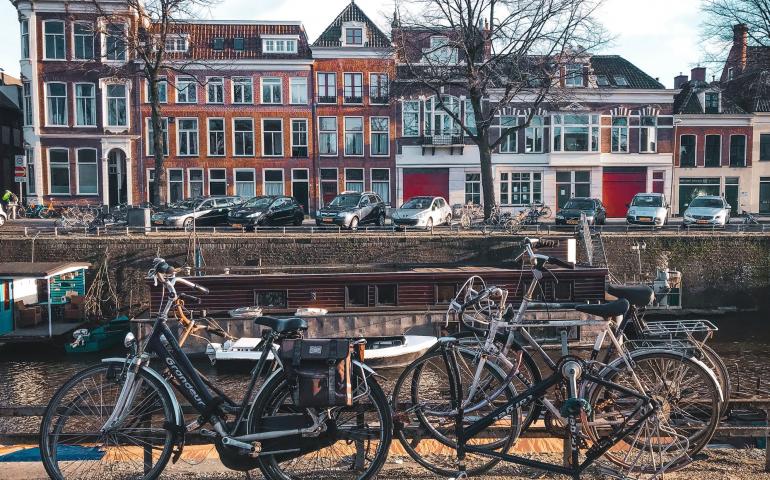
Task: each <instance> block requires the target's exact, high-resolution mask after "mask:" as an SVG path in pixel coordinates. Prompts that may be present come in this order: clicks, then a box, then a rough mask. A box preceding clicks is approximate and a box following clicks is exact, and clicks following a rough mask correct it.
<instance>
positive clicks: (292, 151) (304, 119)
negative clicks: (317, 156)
mask: <svg viewBox="0 0 770 480" xmlns="http://www.w3.org/2000/svg"><path fill="white" fill-rule="evenodd" d="M289 122H290V125H291V141H290V144H291V156H292V157H293V158H305V157H308V156H310V145H309V137H310V126H309V124H310V122H308V119H307V118H292V119H289ZM294 122H304V123H305V131H304V133H305V144H304V145H301V144H295V143H294V133H296V132H295V130H294ZM294 147H305V151H306V154H305V155H296V156H295V155H294Z"/></svg>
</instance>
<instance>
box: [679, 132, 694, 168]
mask: <svg viewBox="0 0 770 480" xmlns="http://www.w3.org/2000/svg"><path fill="white" fill-rule="evenodd" d="M684 137H692V138H693V145H692V165H685V164H684V162H683V160H684V155H683V153H682V139H683V138H684ZM678 154H679V168H696V167H697V166H698V158H697V157H698V136H697V135H696V134H694V133H682V134H679V151H678Z"/></svg>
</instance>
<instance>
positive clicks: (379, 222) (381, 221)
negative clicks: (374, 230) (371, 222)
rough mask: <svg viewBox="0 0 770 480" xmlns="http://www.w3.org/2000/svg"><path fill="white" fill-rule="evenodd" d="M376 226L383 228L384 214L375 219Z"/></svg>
mask: <svg viewBox="0 0 770 480" xmlns="http://www.w3.org/2000/svg"><path fill="white" fill-rule="evenodd" d="M377 226H378V227H384V226H385V214H384V213H380V215H379V216H378V217H377Z"/></svg>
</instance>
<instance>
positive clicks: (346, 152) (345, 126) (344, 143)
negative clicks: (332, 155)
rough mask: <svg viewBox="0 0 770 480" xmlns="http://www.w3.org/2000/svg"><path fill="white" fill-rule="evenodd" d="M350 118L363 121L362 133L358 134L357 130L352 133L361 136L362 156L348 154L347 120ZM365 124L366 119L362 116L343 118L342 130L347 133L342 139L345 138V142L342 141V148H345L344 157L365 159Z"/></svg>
mask: <svg viewBox="0 0 770 480" xmlns="http://www.w3.org/2000/svg"><path fill="white" fill-rule="evenodd" d="M349 118H360V119H361V131H360V132H358V131H356V130H353V131H352V133H351V135H359V134H360V135H361V153H360V154H355V153H348V129H347V119H349ZM364 124H365V122H364V117H361V116H358V115H350V116H344V117H342V128H343V130H344V132H345V133H344V136H343V137H342V138H343V141H342V144H343V145H342V147H343V150H342V153H343V156H345V157H363V156H364V151H365V148H364V139H365V136H364V134H365V131H364V130H365V127H364Z"/></svg>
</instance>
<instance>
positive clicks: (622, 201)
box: [602, 167, 647, 218]
mask: <svg viewBox="0 0 770 480" xmlns="http://www.w3.org/2000/svg"><path fill="white" fill-rule="evenodd" d="M646 191H647V169H645V168H624V167H620V168H609V167H608V168H605V169H604V171H603V173H602V203H604V206H605V208H606V209H607V217H609V218H622V217H625V216H626V212H627V211H628V207H626V205H627V204H629V203H631V200H632V199H633V198H634V195H636V194H637V193H644V192H646Z"/></svg>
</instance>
